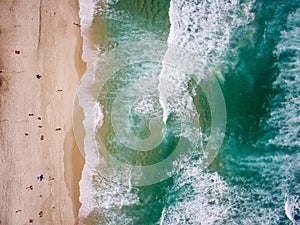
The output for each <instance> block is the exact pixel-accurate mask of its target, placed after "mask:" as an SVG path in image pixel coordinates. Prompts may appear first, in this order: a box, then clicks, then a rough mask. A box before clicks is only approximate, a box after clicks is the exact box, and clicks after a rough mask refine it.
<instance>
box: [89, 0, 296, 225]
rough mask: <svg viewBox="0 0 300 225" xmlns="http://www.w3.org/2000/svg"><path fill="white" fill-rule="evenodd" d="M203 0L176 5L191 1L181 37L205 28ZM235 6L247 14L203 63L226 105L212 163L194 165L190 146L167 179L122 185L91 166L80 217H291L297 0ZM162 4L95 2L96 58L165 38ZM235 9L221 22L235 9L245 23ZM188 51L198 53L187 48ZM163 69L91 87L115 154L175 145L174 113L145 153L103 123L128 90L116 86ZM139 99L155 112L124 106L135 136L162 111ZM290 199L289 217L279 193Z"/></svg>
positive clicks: (139, 159) (129, 70)
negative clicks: (85, 208)
mask: <svg viewBox="0 0 300 225" xmlns="http://www.w3.org/2000/svg"><path fill="white" fill-rule="evenodd" d="M173 2H174V3H176V2H184V1H176V0H174V1H173ZM210 4H212V3H211V2H210V1H197V0H193V1H192V0H191V1H185V2H184V3H182V4H181V7H182V8H180V9H178V10H185V7H187V5H189V7H190V8H193V7H194V9H195V10H194V11H193V10H192V13H191V14H190V19H189V20H187V21H185V23H183V24H191V26H187V27H189V28H188V29H187V32H189V34H190V33H191V32H195V34H192V35H190V37H193V41H195V40H196V41H195V42H197V34H199V33H200V34H201V32H202V33H203V36H205V35H206V34H207V32H206V31H205V29H207V30H210V29H213V28H212V27H204V28H203V27H202V28H201V29H196V28H195V27H193V26H192V24H193V23H194V22H193V21H195V20H196V18H197V17H198V16H203V14H205V13H204V11H203V10H204V9H205V8H206V7H209V5H210ZM228 4H231V3H228V2H226V4H225V1H224V2H223V1H222V2H219V7H224V8H225V7H227V5H228ZM232 4H234V3H232ZM237 4H238V5H242V6H244V5H248V6H249V5H250V7H251V10H250V13H251V15H252V16H253V19H251V20H248V22H247V23H244V24H242V23H241V25H237V26H235V28H234V29H232V30H231V31H230V32H231V33H230V38H229V42H228V43H226V46H227V47H226V48H225V50H224V51H222V52H221V53H220V54H219V53H218V54H216V56H214V55H213V54H212V55H213V56H212V58H210V59H209V60H208V59H207V60H206V62H207V65H204V66H207V67H209V68H211V69H212V70H213V71H215V74H218V75H216V77H217V79H218V80H219V85H220V87H221V89H222V92H223V95H224V99H225V104H226V111H227V124H226V126H227V127H226V132H225V138H224V141H223V145H222V147H221V149H220V150H219V153H218V155H217V157H216V158H215V160H214V161H213V163H212V164H211V165H210V166H209V167H208V168H206V169H201V168H199V167H198V162H199V157H201V156H199V155H197V154H196V155H194V156H193V157H190V158H189V159H188V163H186V164H185V166H183V167H180V168H179V169H178V171H177V173H176V175H174V176H172V177H171V178H169V179H166V180H164V181H163V182H160V183H156V184H153V185H149V186H137V187H134V186H133V187H130V189H127V188H126V187H123V186H122V185H120V186H118V184H116V183H113V182H110V181H109V180H106V179H105V178H103V177H102V176H101V173H99V174H98V176H96V177H95V178H94V183H95V189H97V190H98V191H99V195H96V196H95V201H96V202H97V204H98V206H99V207H98V208H96V209H95V210H94V211H93V213H91V215H90V217H89V218H88V219H87V221H89V222H93V223H96V224H137V225H138V224H141V225H147V224H149V225H150V224H166V225H169V224H172V225H173V224H293V222H294V223H295V224H297V223H300V213H299V211H300V204H299V201H300V200H298V203H297V198H300V197H299V196H300V169H299V166H300V161H299V160H300V141H299V140H300V99H299V95H300V91H299V90H300V89H299V88H300V42H299V40H298V39H300V1H298V0H295V1H281V0H275V1H271V0H270V1H268V0H256V1H253V2H250V1H240V2H238V3H237ZM175 5H176V4H175ZM178 5H180V4H178ZM223 5H224V6H223ZM99 7H100V6H99ZM178 7H179V6H178ZM234 7H235V6H234ZM169 9H170V1H169V0H149V1H148V0H120V1H119V2H116V3H114V4H109V5H108V6H107V7H105V8H102V10H100V11H99V12H98V14H97V15H96V16H95V21H94V26H93V27H92V29H93V32H94V33H95V34H96V36H97V35H98V36H99V37H101V38H98V39H97V40H98V43H97V44H98V46H99V49H100V51H101V53H100V54H99V57H100V58H101V57H103V56H104V55H105V53H106V52H107V51H110V50H111V49H114V48H117V47H120V46H122V45H124V44H126V43H130V42H139V41H147V40H161V41H167V40H168V37H169V33H170V28H171V23H172V22H173V23H174V21H176V18H171V19H172V20H173V21H171V22H170V20H171V19H170V17H169ZM209 16H210V15H207V18H210V17H209ZM221 16H223V14H222V15H221V14H218V13H217V12H216V14H215V19H216V20H215V21H216V22H215V25H216V26H220V30H221V27H222V24H218V23H219V22H220V21H223V20H221V19H220V17H221ZM243 16H244V15H243V14H242V13H238V12H237V13H235V14H234V16H232V15H231V17H230V16H228V18H225V19H224V21H227V22H228V24H230V20H231V19H232V18H234V17H237V18H239V19H240V20H241V21H243V20H245V21H246V20H247V18H244V17H243ZM177 19H179V18H177ZM201 21H202V20H201ZM104 25H105V33H103V32H104V30H103V26H104ZM173 32H175V33H176V31H173ZM220 35H221V36H222V34H220ZM224 35H225V34H224ZM176 38H178V39H180V38H181V36H180V35H178V36H177V37H176ZM210 38H214V36H209V35H208V36H207V38H206V39H205V38H204V39H203V40H201V42H203V41H205V40H206V41H207V45H209V39H210ZM191 40H192V39H191ZM220 40H221V39H220ZM188 41H189V40H187V42H188ZM178 43H180V41H179V42H178ZM202 44H203V43H202ZM219 44H220V45H221V44H222V43H219ZM203 45H206V44H205V43H204V44H203ZM200 46H201V45H200ZM150 47H151V46H150ZM141 52H142V51H141ZM193 52H194V53H195V52H196V53H197V52H199V53H200V52H202V51H201V49H198V50H197V49H193ZM141 57H142V55H141ZM201 57H203V56H201ZM209 57H210V56H209ZM211 59H213V60H211ZM211 61H213V62H217V63H211ZM163 67H164V65H163V64H159V63H156V62H141V63H136V64H130V65H126V66H125V67H123V68H122V69H121V70H118V71H117V72H116V73H115V74H114V76H112V77H111V78H110V79H109V80H108V81H107V82H106V83H105V84H104V85H103V88H102V89H101V92H100V93H99V95H98V98H97V101H98V102H99V103H100V104H101V105H102V106H103V107H104V110H103V111H104V120H103V125H102V127H100V128H99V129H98V130H97V137H98V141H99V142H101V143H104V145H105V148H107V149H108V150H109V153H110V154H111V155H113V156H114V157H116V158H117V159H118V160H120V161H122V162H125V163H129V164H132V165H149V164H151V163H156V162H159V161H160V160H162V159H164V158H166V157H167V156H168V155H170V154H171V152H172V151H173V149H174V148H175V147H176V145H177V144H178V140H179V137H178V136H177V133H176V132H177V131H176V129H179V130H180V127H179V126H178V123H177V122H178V118H177V117H176V115H172V114H170V115H169V117H168V120H167V121H166V126H167V127H168V128H169V129H166V130H165V132H166V135H165V139H164V140H163V142H162V144H161V145H159V146H158V147H156V148H155V149H154V150H153V151H152V152H148V153H147V154H146V153H144V152H139V153H136V152H134V151H132V149H130V148H128V147H126V146H125V145H124V144H122V143H120V142H119V141H118V138H117V137H116V134H115V131H114V129H113V126H112V124H111V114H110V112H111V111H112V110H113V104H114V101H115V100H116V98H117V96H119V95H120V93H121V92H122V91H123V92H124V90H126V89H128V92H124V93H130V91H129V90H130V89H133V87H131V84H133V83H135V82H137V81H139V79H141V77H142V78H145V77H146V78H153V77H157V76H158V75H159V74H160V71H161V70H162V69H163ZM187 82H189V85H190V86H189V88H191V89H192V87H193V85H194V86H195V84H193V82H192V81H187ZM139 88H140V89H139ZM139 88H136V93H140V95H142V93H143V86H140V87H139ZM194 90H196V92H197V93H196V95H195V96H194V97H193V101H194V103H196V105H197V104H198V105H197V107H196V110H198V112H200V111H201V110H202V111H203V112H206V114H209V112H210V108H209V106H208V104H207V102H206V100H205V96H204V94H203V92H202V91H201V89H200V88H199V87H198V88H195V89H194ZM124 95H125V94H124ZM138 95H139V94H137V96H138ZM128 96H130V95H129V94H128ZM145 101H149V102H150V105H151V106H153V107H154V109H155V110H154V111H151V110H150V111H149V113H148V114H145V115H141V114H139V113H137V111H134V110H133V111H132V113H131V114H130V117H129V122H128V124H129V128H128V129H129V131H130V132H131V133H132V134H134V135H135V136H136V137H138V138H140V139H145V138H147V137H149V136H150V135H151V132H150V130H149V118H150V117H153V116H158V117H160V118H162V117H163V108H162V107H161V105H160V102H159V101H158V99H154V98H153V99H152V98H151V97H149V98H148V99H145ZM178 101H180V99H178ZM128 102H134V101H131V99H129V100H128ZM124 104H126V101H125V100H124ZM132 107H133V108H134V107H135V106H134V105H133V106H132ZM139 107H140V106H136V110H138V109H139ZM201 107H202V108H201ZM134 109H135V108H134ZM202 114H203V113H202ZM204 114H205V113H204ZM206 114H205V115H206ZM172 116H173V117H172ZM201 118H202V120H201V119H200V124H201V125H202V126H203V129H204V130H207V131H208V132H209V126H210V124H211V121H210V117H209V116H207V115H206V118H204V119H203V117H201ZM174 130H175V131H174ZM129 131H128V132H129ZM297 196H298V197H297ZM295 198H296V201H295V202H296V203H295V204H291V205H292V206H291V205H289V206H291V207H288V209H290V210H293V209H295V211H294V213H293V214H292V216H293V217H294V221H293V222H292V221H291V218H290V219H289V218H288V216H287V212H286V210H287V208H285V205H286V202H287V200H289V199H295ZM297 204H298V205H297ZM286 207H287V206H286ZM297 207H298V211H297ZM295 221H296V222H295Z"/></svg>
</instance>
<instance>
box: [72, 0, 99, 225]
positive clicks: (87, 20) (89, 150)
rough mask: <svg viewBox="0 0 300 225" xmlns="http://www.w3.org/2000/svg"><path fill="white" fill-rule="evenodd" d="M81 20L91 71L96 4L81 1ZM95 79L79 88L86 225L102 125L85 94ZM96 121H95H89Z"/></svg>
mask: <svg viewBox="0 0 300 225" xmlns="http://www.w3.org/2000/svg"><path fill="white" fill-rule="evenodd" d="M79 8H80V9H79V17H80V25H81V35H82V38H83V53H82V59H83V61H85V62H86V63H87V66H88V67H89V66H90V65H91V64H92V62H93V61H94V60H95V59H96V58H97V54H98V51H97V48H96V47H95V46H96V44H95V43H92V41H91V38H90V35H91V34H90V29H91V26H92V24H93V20H94V16H95V11H96V8H97V0H79ZM94 80H95V78H94V74H93V73H92V72H91V71H90V73H88V74H87V73H86V74H84V77H83V78H82V80H81V84H80V86H79V88H78V92H77V95H78V99H79V104H80V105H81V107H82V108H83V110H84V115H85V120H84V122H83V125H84V128H85V131H86V136H85V138H84V154H85V161H86V163H85V165H84V168H83V171H82V178H81V180H80V183H79V186H80V202H81V203H82V206H81V208H80V210H79V223H80V224H83V222H82V220H81V219H82V218H85V217H87V216H88V215H89V214H90V213H91V212H92V211H93V210H94V209H95V208H96V207H97V204H96V203H95V201H94V196H95V194H96V190H95V189H93V188H92V186H93V176H95V171H94V168H96V166H97V165H98V163H99V162H98V153H97V142H96V140H95V129H96V127H97V125H99V124H101V121H102V117H103V116H102V114H101V107H100V106H99V105H97V104H95V102H96V101H95V99H94V96H93V93H87V92H86V90H87V89H89V88H90V87H91V84H93V82H94ZM89 118H94V119H92V120H91V119H89Z"/></svg>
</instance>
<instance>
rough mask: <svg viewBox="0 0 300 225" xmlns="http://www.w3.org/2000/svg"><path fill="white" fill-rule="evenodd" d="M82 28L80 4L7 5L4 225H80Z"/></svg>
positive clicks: (9, 1) (2, 107)
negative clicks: (76, 123)
mask: <svg viewBox="0 0 300 225" xmlns="http://www.w3.org/2000/svg"><path fill="white" fill-rule="evenodd" d="M78 24H79V18H78V3H77V1H76V0H67V1H63V0H53V1H42V0H39V1H33V0H28V1H14V0H2V1H0V188H1V189H0V199H1V201H0V208H1V210H0V224H4V225H18V224H43V225H44V224H68V225H70V224H77V213H78V209H79V207H80V202H79V198H78V196H79V186H78V182H79V180H80V177H81V171H82V166H83V162H84V160H83V158H82V156H81V155H80V153H79V151H78V150H77V149H76V148H77V147H76V143H75V140H74V137H73V130H72V105H73V99H74V96H75V92H76V88H77V85H78V82H79V79H80V77H81V76H82V74H83V73H84V70H85V65H84V64H83V62H82V61H81V44H82V43H81V41H82V40H81V36H80V27H79V26H78ZM41 175H42V176H41Z"/></svg>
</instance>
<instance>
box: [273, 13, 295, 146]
mask: <svg viewBox="0 0 300 225" xmlns="http://www.w3.org/2000/svg"><path fill="white" fill-rule="evenodd" d="M299 24H300V9H298V10H297V11H296V12H295V13H292V14H290V15H289V17H288V20H287V29H286V31H283V32H282V33H281V40H280V41H279V43H278V45H277V49H276V51H274V54H275V56H276V57H277V58H278V60H279V61H278V63H277V66H278V68H279V70H280V72H279V74H278V76H277V78H276V80H275V82H274V84H273V85H274V88H275V89H277V90H278V91H279V93H278V94H277V95H276V96H275V98H274V99H273V101H272V104H273V105H272V108H271V113H270V119H269V121H268V125H269V126H270V127H272V128H273V129H274V128H275V129H278V134H277V135H276V136H275V138H274V139H271V140H270V141H269V143H270V144H274V145H276V146H282V147H289V148H295V147H298V148H299V146H300V111H299V107H300V95H299V92H300V47H299V46H300V39H299V37H300V26H299Z"/></svg>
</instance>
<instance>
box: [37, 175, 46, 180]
mask: <svg viewBox="0 0 300 225" xmlns="http://www.w3.org/2000/svg"><path fill="white" fill-rule="evenodd" d="M36 179H37V180H39V181H43V179H44V175H43V174H41V175H40V176H38V177H37V178H36Z"/></svg>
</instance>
